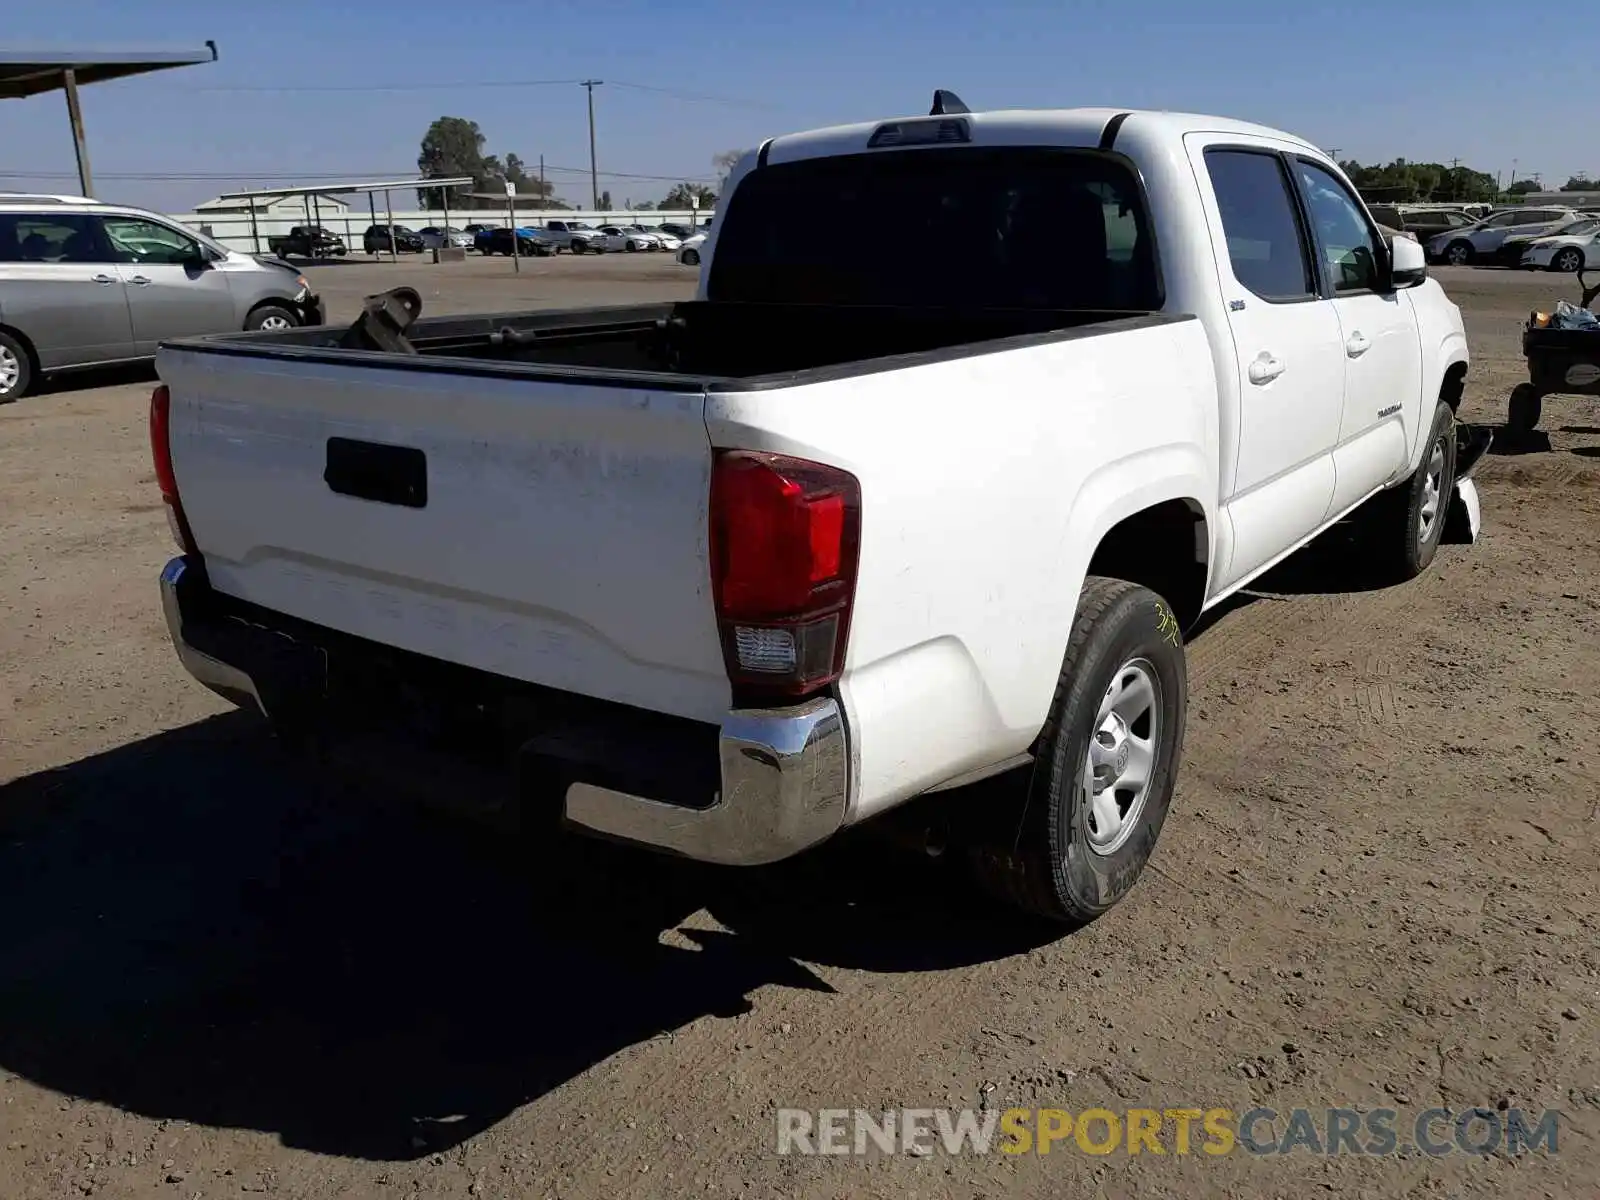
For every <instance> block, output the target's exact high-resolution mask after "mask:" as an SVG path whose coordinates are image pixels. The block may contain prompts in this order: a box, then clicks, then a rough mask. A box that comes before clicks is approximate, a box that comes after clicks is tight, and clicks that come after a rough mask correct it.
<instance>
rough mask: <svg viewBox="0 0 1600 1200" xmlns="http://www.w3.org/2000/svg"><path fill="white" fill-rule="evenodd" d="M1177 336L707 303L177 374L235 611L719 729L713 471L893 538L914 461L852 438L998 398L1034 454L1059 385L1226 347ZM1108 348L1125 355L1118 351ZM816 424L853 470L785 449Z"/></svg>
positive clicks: (297, 344)
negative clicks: (763, 477) (802, 468)
mask: <svg viewBox="0 0 1600 1200" xmlns="http://www.w3.org/2000/svg"><path fill="white" fill-rule="evenodd" d="M1181 320H1183V319H1182V318H1177V317H1171V316H1163V315H1150V316H1143V315H1134V316H1131V317H1128V316H1123V315H1121V314H1108V313H1097V312H1075V313H1060V312H1045V311H988V312H973V311H968V312H964V313H959V314H958V313H953V312H942V311H938V310H908V309H898V310H896V309H888V308H883V309H867V308H848V307H847V308H823V307H820V306H818V307H810V308H807V307H802V306H792V307H791V306H775V305H761V306H758V305H733V304H716V303H698V302H697V303H682V304H658V305H651V306H642V307H631V308H611V309H582V310H577V311H565V312H564V311H555V312H541V313H528V312H523V313H515V314H507V315H491V316H472V317H439V318H431V319H427V318H424V319H421V320H417V321H415V322H413V323H412V324H411V325H410V326H409V328H408V341H409V343H410V346H411V348H413V349H414V350H415V351H416V352H415V353H406V352H404V349H403V346H402V348H397V349H395V350H390V351H377V350H371V349H349V348H345V347H344V346H342V345H341V344H340V341H341V338H342V336H343V331H340V330H337V329H330V328H313V329H297V330H289V331H283V332H278V333H265V334H245V335H239V336H234V335H227V336H223V337H216V338H200V339H187V340H179V341H174V342H170V343H166V344H164V345H163V346H162V348H161V351H160V354H159V356H158V359H157V369H158V370H159V372H160V375H161V377H162V380H163V381H164V382H165V383H166V384H168V385H169V386H170V389H171V416H170V442H171V453H172V462H173V468H174V472H175V475H176V481H177V486H178V490H179V491H180V492H181V494H182V498H183V505H184V509H185V511H186V513H187V518H188V522H189V525H190V527H191V529H192V533H193V538H194V542H195V544H196V545H197V547H198V550H199V551H200V553H201V554H202V555H203V556H204V561H205V565H206V571H207V574H208V576H209V580H210V583H211V585H212V586H213V587H214V588H215V589H216V590H217V591H218V592H220V593H221V594H222V595H224V596H227V597H231V598H233V599H234V600H238V601H243V602H246V603H248V604H253V605H257V606H259V607H260V608H261V609H263V610H266V611H269V612H273V613H279V614H283V615H285V616H288V617H291V618H295V619H298V620H301V621H305V622H310V623H312V624H314V625H317V626H320V627H323V628H326V629H329V630H334V631H338V632H341V633H344V634H349V635H353V636H356V637H361V638H365V639H368V640H370V641H372V642H375V643H377V644H381V645H385V646H390V647H393V648H396V649H399V650H405V651H410V652H412V653H414V654H419V655H424V656H426V657H428V658H431V659H435V660H439V661H442V662H447V663H454V664H458V665H460V666H464V667H468V668H472V669H475V670H479V671H486V672H491V673H494V674H496V675H499V676H502V677H505V678H509V679H514V680H520V681H524V682H527V683H532V684H537V685H541V686H544V687H548V688H554V689H557V690H559V691H565V692H572V693H577V694H580V695H586V696H590V697H593V698H595V699H599V700H606V701H612V702H615V703H619V704H624V705H630V706H633V707H636V708H641V709H646V710H649V711H651V712H655V713H663V714H669V715H672V716H675V717H681V718H687V719H690V720H696V721H702V722H709V723H715V722H717V721H718V720H720V719H721V717H722V716H724V715H725V714H726V712H727V711H728V708H729V705H730V702H731V699H732V697H731V690H730V684H729V681H728V675H727V670H726V667H725V663H724V658H723V647H722V642H721V638H720V634H719V630H718V626H717V622H716V617H715V611H714V606H713V598H712V594H711V575H712V572H711V568H710V557H709V554H710V552H709V543H708V537H709V535H708V524H707V505H708V498H709V494H710V483H711V476H712V467H713V462H714V457H715V453H716V451H717V449H719V448H728V447H730V446H732V447H736V448H753V449H772V450H778V451H780V452H781V451H784V450H785V449H786V448H787V449H788V450H789V451H790V452H793V453H799V454H802V455H804V454H809V455H810V456H811V457H813V458H814V459H816V460H817V461H832V462H835V463H836V464H837V465H838V466H840V467H841V468H843V469H845V470H851V471H854V472H863V473H865V475H867V476H872V478H870V479H866V481H865V482H866V484H867V488H866V490H867V493H868V499H867V504H868V506H869V508H870V511H871V513H872V514H873V516H872V517H871V518H870V522H876V521H878V520H885V521H887V522H888V524H885V525H881V526H880V525H877V524H871V523H870V522H869V534H868V536H869V539H871V538H874V537H876V536H878V535H877V533H876V532H874V531H876V530H879V529H882V530H884V531H885V532H887V531H889V530H891V529H892V528H893V527H894V525H893V523H894V521H895V520H897V519H898V518H896V517H894V516H892V515H891V512H892V504H893V501H892V500H891V499H890V497H892V496H896V495H899V492H898V491H896V490H895V489H894V488H890V489H888V490H887V491H885V490H883V488H882V481H883V480H888V479H894V478H898V477H899V476H898V475H897V474H896V471H895V470H894V469H892V468H891V467H889V466H887V465H884V466H881V467H880V466H879V465H878V460H879V459H883V458H884V456H887V462H893V461H897V460H898V459H899V457H900V453H899V452H898V451H896V450H894V449H893V445H892V440H891V443H890V444H886V445H882V446H879V445H877V443H874V447H875V448H871V449H870V453H869V448H863V447H858V448H857V449H858V452H859V453H861V454H863V455H866V456H867V457H868V458H869V459H870V460H871V461H860V462H857V461H855V459H854V454H853V453H852V452H850V451H849V450H848V447H850V446H851V445H852V444H853V440H854V438H853V435H852V433H851V431H852V429H855V430H856V431H858V432H860V433H864V432H865V431H868V430H874V429H880V430H889V429H894V430H898V431H899V433H897V434H896V435H895V437H896V438H898V439H900V440H911V441H914V440H915V438H914V437H913V432H912V431H910V430H908V429H907V428H906V425H907V423H908V422H909V423H911V424H915V422H916V421H917V420H918V414H930V415H931V414H933V413H935V412H937V413H938V414H939V416H938V417H937V418H931V417H930V419H936V420H938V421H939V422H940V423H941V425H942V427H944V428H949V425H948V422H949V421H951V420H952V419H954V418H953V416H952V409H951V405H955V406H956V410H955V411H959V412H963V413H966V412H970V411H971V409H970V405H971V404H974V403H977V404H979V405H983V404H986V403H989V402H991V401H992V402H993V403H1001V402H1004V403H1005V407H1006V408H1007V411H1009V412H1011V417H1010V418H1009V420H1010V421H1012V422H1021V425H1022V427H1023V428H1026V429H1027V430H1029V432H1030V433H1036V432H1037V427H1038V421H1039V417H1038V415H1037V412H1036V411H1035V410H1036V409H1038V408H1039V406H1045V407H1047V408H1048V409H1049V410H1051V411H1054V410H1055V409H1057V408H1058V407H1059V405H1060V403H1061V401H1062V399H1063V398H1064V396H1063V393H1062V392H1060V391H1059V390H1058V389H1056V388H1055V387H1053V386H1052V387H1046V388H1043V389H1041V388H1038V387H1036V386H1035V384H1037V383H1038V382H1039V381H1040V380H1057V379H1059V380H1061V381H1062V383H1063V386H1066V381H1067V380H1068V379H1071V380H1073V381H1075V382H1074V383H1073V384H1072V385H1071V397H1072V398H1073V399H1077V398H1079V397H1080V396H1081V395H1092V394H1094V393H1095V392H1096V391H1097V390H1098V389H1100V388H1102V387H1103V386H1104V383H1103V380H1104V378H1105V362H1106V360H1107V359H1108V358H1109V359H1112V360H1117V361H1122V360H1124V359H1126V360H1129V361H1132V362H1135V363H1141V364H1148V369H1149V371H1150V372H1153V373H1154V375H1155V376H1157V377H1158V378H1153V379H1152V382H1151V384H1150V386H1151V387H1152V388H1153V389H1155V390H1157V391H1159V390H1160V389H1162V388H1168V387H1170V386H1172V381H1171V378H1170V376H1171V372H1172V371H1173V370H1176V369H1177V368H1175V367H1172V366H1170V365H1168V364H1169V360H1170V361H1177V360H1178V359H1182V358H1183V354H1184V353H1187V352H1188V351H1187V350H1186V348H1187V347H1191V345H1192V346H1195V347H1200V348H1201V349H1203V339H1198V338H1197V337H1195V336H1189V335H1188V331H1187V330H1186V329H1184V328H1183V327H1182V326H1181V325H1179V324H1177V322H1180V321H1181ZM1191 324H1192V322H1191ZM1158 327H1159V328H1158ZM1114 331H1120V332H1114ZM1096 333H1099V334H1104V336H1106V337H1116V338H1119V339H1126V344H1125V345H1122V346H1120V347H1118V346H1112V347H1106V348H1104V349H1102V347H1101V345H1100V344H1099V342H1098V340H1097V339H1095V338H1093V337H1090V336H1089V335H1091V334H1096ZM1017 351H1021V352H1020V353H1018V352H1017ZM983 359H992V360H993V363H992V365H991V366H988V367H984V368H981V369H977V370H974V368H973V364H974V363H976V362H978V361H979V360H983ZM900 368H905V371H904V375H903V377H902V372H901V370H900ZM1143 379H1144V374H1143V371H1142V369H1141V370H1135V371H1133V372H1132V374H1131V375H1129V376H1128V380H1129V382H1128V383H1127V385H1126V386H1128V387H1131V388H1137V387H1139V386H1141V381H1142V380H1143ZM1119 380H1120V376H1119ZM818 384H820V385H822V386H815V385H818ZM1119 386H1120V383H1119ZM791 388H794V389H798V391H797V392H796V394H795V395H794V397H793V400H792V402H791V400H790V398H789V396H788V395H786V394H785V393H786V392H787V391H788V390H789V389H791ZM974 388H976V389H978V391H977V393H976V394H971V389H974ZM724 401H726V403H724ZM713 405H715V408H716V414H717V415H716V428H715V429H713V428H712V423H713V422H712V417H711V414H710V413H708V408H709V407H711V406H713ZM763 406H764V409H763ZM758 409H763V411H761V412H757V410H758ZM857 409H859V410H860V411H856V410H857ZM736 410H737V412H738V413H741V414H742V415H733V414H735V412H736ZM784 413H787V414H788V416H787V417H784V415H783V414H784ZM1023 413H1028V414H1033V415H1028V416H1020V415H1019V414H1023ZM807 414H810V416H809V417H808V416H807ZM852 414H853V415H852ZM807 420H812V421H821V422H822V423H823V424H824V425H826V426H827V427H828V428H829V429H831V430H833V431H834V432H833V433H832V434H831V435H830V436H829V438H828V439H826V440H828V441H832V442H837V443H838V444H839V446H840V447H841V448H843V449H844V452H843V453H841V452H840V450H836V449H830V447H829V446H827V445H823V444H813V443H811V442H810V439H807V438H805V437H800V438H799V439H798V440H797V439H796V438H795V437H793V436H784V435H782V434H776V433H773V432H772V428H776V427H777V426H779V425H783V424H784V423H785V422H786V421H788V422H793V421H800V422H801V423H802V424H803V423H804V422H806V421H807ZM730 422H731V424H730ZM751 422H753V424H751ZM1002 424H1004V422H1002ZM763 427H769V428H763ZM1018 436H1023V435H1022V434H1021V433H1020V431H1019V434H1018ZM957 441H959V439H957ZM913 457H914V454H913ZM874 472H877V474H876V475H874ZM892 543H893V539H892V537H891V541H890V543H888V544H892ZM869 545H870V546H871V547H877V546H878V545H879V543H877V542H870V541H869ZM870 553H873V554H877V555H879V556H880V557H883V556H885V555H887V554H888V551H887V550H886V549H877V548H873V549H871V550H870ZM883 561H885V562H888V561H889V559H888V558H887V557H883ZM867 620H868V618H867V616H866V614H865V612H864V611H863V613H862V614H861V622H862V623H863V628H865V627H866V622H867Z"/></svg>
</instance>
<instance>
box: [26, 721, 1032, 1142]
mask: <svg viewBox="0 0 1600 1200" xmlns="http://www.w3.org/2000/svg"><path fill="white" fill-rule="evenodd" d="M868 853H870V854H871V855H872V858H871V859H870V861H863V862H857V861H855V856H857V855H865V854H868ZM702 909H706V910H708V911H709V912H710V914H711V915H712V917H713V918H714V919H715V923H717V924H720V925H722V926H723V927H724V928H722V929H714V928H703V926H707V925H710V924H712V923H711V922H707V921H706V920H705V919H704V916H703V915H702V916H700V917H697V918H696V920H695V921H694V922H691V924H692V925H697V926H702V928H683V929H680V928H678V927H679V926H680V925H681V924H682V923H683V922H684V921H685V919H686V918H689V917H690V916H691V915H692V914H696V913H698V912H699V911H700V910H702ZM0 912H4V913H5V915H6V916H5V920H4V922H3V924H0V1070H4V1071H9V1072H13V1073H15V1074H18V1075H21V1076H23V1077H25V1078H27V1079H30V1080H32V1081H34V1082H36V1083H38V1084H41V1085H44V1086H46V1087H49V1088H52V1089H55V1090H57V1091H60V1092H62V1093H65V1094H67V1095H69V1096H73V1097H81V1098H87V1099H90V1100H94V1101H98V1102H102V1103H106V1104H110V1105H113V1106H115V1107H118V1108H121V1109H125V1110H129V1111H133V1112H136V1113H140V1114H144V1115H146V1116H149V1117H153V1118H169V1119H181V1120H186V1121H190V1122H194V1123H197V1124H202V1125H211V1126H230V1127H239V1128H248V1129H256V1130H261V1131H266V1132H270V1133H273V1134H276V1135H277V1136H279V1137H281V1139H282V1140H283V1142H284V1143H285V1144H287V1145H291V1146H295V1147H300V1148H303V1149H307V1150H312V1151H317V1152H322V1153H328V1154H335V1155H342V1156H353V1157H358V1158H364V1159H369V1160H405V1159H412V1158H417V1157H420V1156H422V1155H424V1154H428V1153H432V1152H435V1151H439V1150H447V1149H449V1148H450V1147H452V1146H454V1145H456V1144H458V1143H460V1142H461V1141H464V1140H465V1139H467V1138H469V1137H471V1136H473V1135H474V1134H476V1133H478V1132H479V1131H481V1130H483V1129H485V1128H487V1127H489V1126H491V1125H493V1124H495V1123H496V1122H498V1121H500V1120H501V1119H503V1118H504V1117H506V1116H507V1115H509V1114H510V1113H511V1112H513V1111H514V1110H515V1109H517V1108H518V1107H519V1106H521V1105H523V1104H525V1103H526V1102H528V1101H529V1100H532V1099H534V1098H536V1097H538V1096H540V1095H542V1094H543V1093H545V1092H547V1091H549V1090H551V1089H553V1088H555V1087H557V1086H559V1085H560V1084H562V1083H564V1082H565V1081H567V1080H569V1079H571V1078H572V1077H574V1076H575V1075H577V1074H579V1073H581V1072H582V1071H584V1070H586V1069H587V1068H589V1067H591V1066H593V1065H594V1064H596V1063H598V1062H600V1061H602V1060H604V1059H605V1058H607V1057H608V1056H610V1055H612V1054H614V1053H615V1052H617V1051H619V1050H623V1049H625V1048H628V1047H630V1046H636V1045H639V1044H641V1043H645V1042H647V1041H650V1040H652V1039H655V1038H658V1037H662V1036H664V1035H667V1034H670V1033H671V1032H672V1031H674V1030H676V1029H680V1028H682V1027H683V1026H685V1025H687V1024H689V1023H691V1022H694V1021H696V1020H699V1019H701V1018H707V1017H709V1018H712V1019H714V1020H715V1019H719V1018H730V1017H735V1016H738V1015H740V1014H743V1013H746V1012H748V1011H750V1010H751V1009H752V1005H753V1001H752V996H753V995H754V993H756V992H757V990H758V989H761V988H764V987H767V986H769V985H775V986H778V987H787V988H803V989H814V990H821V991H831V990H832V989H831V988H830V986H829V985H828V984H827V983H826V982H825V981H824V980H823V979H822V978H821V977H820V976H819V975H818V974H817V973H816V972H815V971H814V970H813V969H812V968H811V967H810V966H807V965H805V962H803V961H801V960H805V961H809V962H813V963H824V964H825V963H835V964H841V965H845V966H849V967H860V968H865V969H871V970H880V971H916V970H924V969H932V968H938V967H949V966H952V965H958V964H962V963H970V962H975V961H983V960H986V959H994V958H999V957H1002V956H1005V955H1008V954H1012V953H1017V952H1019V951H1022V950H1025V949H1027V948H1030V947H1031V946H1034V945H1037V944H1039V943H1040V942H1042V941H1043V940H1045V939H1046V938H1047V937H1053V936H1058V934H1057V933H1055V932H1053V931H1044V930H1040V929H1039V928H1037V927H1031V926H1029V925H1028V924H1027V923H1025V922H1018V921H1016V920H1014V919H1013V918H1011V917H1010V916H1009V914H1007V913H1005V912H1001V911H997V910H996V909H994V908H991V907H989V906H987V905H986V904H984V903H982V902H981V901H979V900H977V899H976V897H975V895H974V893H973V892H972V891H971V890H970V889H969V888H968V887H966V886H963V885H960V884H957V883H952V882H951V881H950V880H947V879H946V878H945V877H944V876H943V875H941V874H939V873H938V872H936V871H935V870H933V869H932V868H931V867H927V866H925V865H924V864H923V863H922V862H920V861H918V860H914V859H912V858H911V857H910V856H909V855H908V856H904V858H898V857H896V856H893V855H889V856H887V857H886V856H885V855H884V854H883V852H882V847H880V846H878V845H877V844H876V842H874V843H872V844H871V846H870V848H869V847H868V846H864V845H861V844H860V843H859V842H857V841H853V840H852V839H850V838H844V839H840V841H839V842H838V843H837V844H835V845H830V846H828V847H824V848H823V849H822V850H821V851H819V852H816V853H814V854H813V855H811V856H807V857H803V858H801V859H799V860H796V861H794V862H792V863H789V864H784V865H781V866H779V867H776V868H772V869H764V870H760V871H725V870H716V869H711V868H704V867H700V866H697V865H695V864H690V863H684V862H678V861H673V860H668V859H662V858H659V857H656V856H652V855H647V854H643V853H641V852H638V851H633V850H629V849H626V848H623V847H616V846H610V845H606V844H603V843H598V842H591V841H587V840H584V839H579V838H562V839H560V841H559V844H553V845H551V844H547V845H545V846H544V848H543V850H542V851H541V850H540V849H539V848H537V847H527V846H520V845H515V844H511V843H508V841H507V839H505V838H503V837H498V836H493V835H491V834H489V833H488V832H487V831H485V830H483V829H481V828H478V827H473V826H470V825H467V824H465V823H463V822H461V821H459V820H453V819H449V818H446V817H442V816H439V815H430V814H429V813H427V812H424V811H422V810H420V809H419V808H417V807H415V806H413V805H400V804H395V803H388V802H385V801H383V800H381V799H380V798H376V797H370V796H367V795H364V794H356V793H354V792H351V791H349V790H347V789H343V788H339V787H337V786H336V785H334V784H332V783H330V782H329V781H328V780H326V778H325V777H323V776H321V775H317V774H314V773H312V772H311V770H310V769H309V768H306V767H303V766H301V765H300V764H298V763H296V761H295V760H293V759H291V758H288V757H286V756H284V755H283V754H282V753H281V752H280V751H279V750H278V749H277V748H276V746H275V745H274V744H273V743H272V742H271V741H270V739H269V738H268V737H267V735H266V733H265V731H264V729H263V727H262V726H261V724H260V723H259V722H257V721H256V720H254V719H253V718H250V717H247V716H245V715H243V714H231V715H229V716H225V717H218V718H213V719H210V720H206V721H203V722H200V723H198V724H196V725H193V726H189V727H187V728H184V729H181V730H177V731H174V732H172V733H168V734H163V735H159V736H156V737H153V738H150V739H147V740H145V741H143V742H139V743H135V744H132V745H129V746H126V747H123V748H120V749H117V750H114V751H111V752H109V753H106V754H103V755H99V756H96V757H94V758H90V759H85V760H83V761H81V762H78V763H75V764H72V765H70V766H68V767H65V768H63V769H60V770H57V771H53V772H46V773H43V774H40V775H36V776H32V777H28V778H25V779H22V780H18V781H16V782H14V783H12V784H10V785H7V786H5V787H0ZM664 931H673V932H670V933H665V932H664ZM769 1033H770V1035H771V1036H774V1037H776V1036H778V1034H777V1031H776V1030H772V1031H765V1030H763V1031H759V1032H753V1036H767V1035H768V1034H769ZM728 1036H729V1037H730V1038H731V1037H732V1036H733V1035H732V1033H729V1034H728ZM618 1100H619V1103H626V1102H627V1098H626V1097H618Z"/></svg>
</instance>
